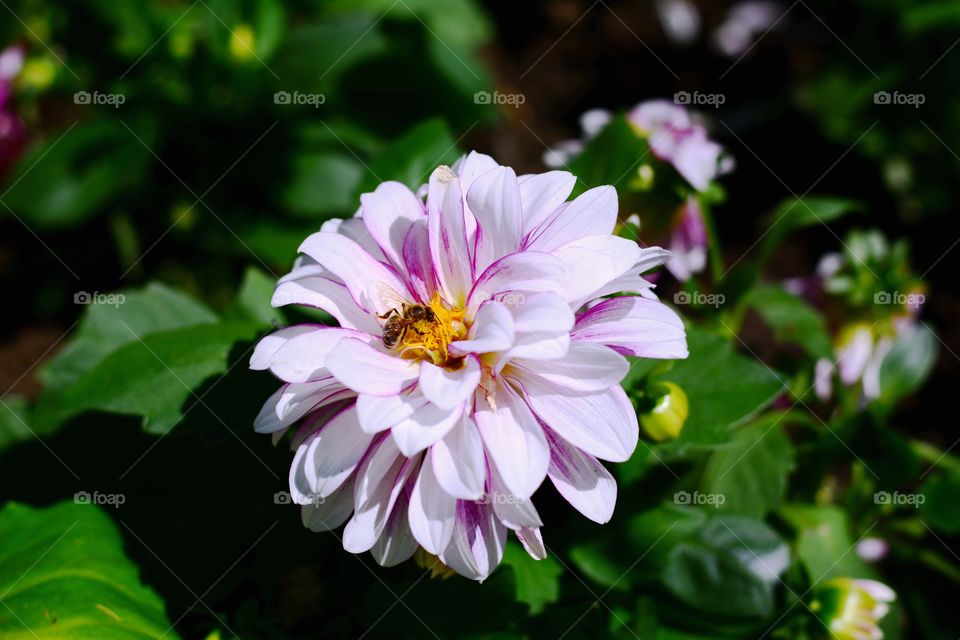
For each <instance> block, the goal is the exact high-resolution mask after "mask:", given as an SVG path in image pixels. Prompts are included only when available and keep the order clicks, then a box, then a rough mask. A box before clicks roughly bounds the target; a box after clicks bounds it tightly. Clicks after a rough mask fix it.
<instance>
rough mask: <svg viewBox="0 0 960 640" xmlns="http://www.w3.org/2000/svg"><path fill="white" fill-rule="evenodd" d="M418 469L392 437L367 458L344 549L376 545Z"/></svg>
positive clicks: (359, 550) (359, 473)
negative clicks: (409, 480)
mask: <svg viewBox="0 0 960 640" xmlns="http://www.w3.org/2000/svg"><path fill="white" fill-rule="evenodd" d="M415 468H416V465H414V464H412V463H411V461H410V460H408V459H407V458H405V457H403V456H402V455H400V451H399V450H398V449H397V446H396V445H395V444H394V443H393V441H392V440H391V439H390V438H384V439H383V440H382V441H381V442H380V444H379V446H378V447H377V449H376V451H374V452H373V454H372V455H368V456H367V457H366V458H365V460H364V462H363V464H362V465H361V466H360V468H359V469H358V470H357V479H356V489H355V491H354V504H355V505H356V506H355V509H354V513H353V517H352V518H351V519H350V522H348V523H347V526H346V528H345V529H344V530H343V548H344V549H346V550H347V551H349V552H350V553H362V552H364V551H368V550H369V549H371V548H372V547H373V545H374V544H375V543H376V542H377V539H378V538H379V537H380V535H381V534H382V533H383V529H384V527H386V525H387V518H389V517H390V514H391V513H392V511H393V509H394V506H395V505H396V502H397V498H398V497H399V496H400V493H401V491H402V490H403V487H404V485H405V484H406V482H407V479H408V478H409V477H410V476H411V475H412V472H413V471H414V470H415Z"/></svg>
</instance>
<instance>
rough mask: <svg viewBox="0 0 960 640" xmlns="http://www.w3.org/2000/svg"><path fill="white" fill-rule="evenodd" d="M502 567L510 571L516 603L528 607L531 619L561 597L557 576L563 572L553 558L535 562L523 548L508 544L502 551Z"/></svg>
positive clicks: (515, 544)
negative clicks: (511, 569) (511, 572)
mask: <svg viewBox="0 0 960 640" xmlns="http://www.w3.org/2000/svg"><path fill="white" fill-rule="evenodd" d="M503 564H505V565H507V566H509V567H512V568H513V577H514V581H515V583H516V589H517V600H519V601H520V602H525V603H526V604H528V605H530V613H531V614H532V615H536V614H538V613H540V612H541V611H543V609H544V608H545V607H546V606H547V605H548V604H553V603H554V602H556V601H557V599H558V598H559V597H560V576H562V575H563V571H564V570H563V567H562V566H560V563H559V562H557V561H556V560H555V559H554V558H553V556H550V555H548V556H547V557H546V558H544V559H543V560H534V559H533V558H531V557H530V554H528V553H527V552H526V551H525V550H524V549H523V547H522V546H520V545H519V544H517V543H515V542H513V541H511V542H510V543H509V544H507V547H506V549H504V552H503Z"/></svg>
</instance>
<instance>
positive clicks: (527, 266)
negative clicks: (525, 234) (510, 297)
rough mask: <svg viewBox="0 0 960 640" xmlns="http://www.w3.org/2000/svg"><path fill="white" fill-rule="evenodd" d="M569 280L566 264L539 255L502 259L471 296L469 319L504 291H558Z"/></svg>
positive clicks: (552, 257)
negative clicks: (484, 304) (483, 305)
mask: <svg viewBox="0 0 960 640" xmlns="http://www.w3.org/2000/svg"><path fill="white" fill-rule="evenodd" d="M566 276H567V269H566V267H565V266H564V264H563V263H562V262H561V261H560V260H558V259H557V258H555V257H554V256H552V255H550V254H549V253H540V252H538V251H522V252H520V253H512V254H510V255H508V256H504V257H503V258H500V259H499V260H497V261H496V262H494V263H493V264H491V265H490V266H489V267H487V269H486V271H484V272H483V273H482V274H481V275H480V277H479V278H477V282H476V283H475V284H474V285H473V290H472V291H471V292H470V299H469V302H468V304H467V315H468V317H469V315H470V314H471V313H473V312H474V311H475V310H476V309H477V308H478V307H479V306H480V305H481V304H482V303H484V302H486V301H488V300H492V299H494V297H495V296H496V295H497V294H498V293H500V292H503V291H534V292H540V291H556V292H560V291H562V289H563V281H564V279H565V278H566Z"/></svg>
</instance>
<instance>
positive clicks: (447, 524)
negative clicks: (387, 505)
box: [407, 456, 457, 555]
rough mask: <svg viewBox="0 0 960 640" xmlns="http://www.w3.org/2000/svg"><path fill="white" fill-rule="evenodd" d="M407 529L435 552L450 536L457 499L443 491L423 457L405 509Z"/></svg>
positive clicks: (430, 550) (445, 543)
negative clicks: (408, 525)
mask: <svg viewBox="0 0 960 640" xmlns="http://www.w3.org/2000/svg"><path fill="white" fill-rule="evenodd" d="M407 512H408V515H409V522H410V531H411V532H412V533H413V537H414V538H416V539H417V542H419V543H420V546H422V547H423V548H424V549H426V550H427V552H429V553H432V554H434V555H439V554H440V553H441V552H442V551H443V550H444V549H445V548H446V547H447V545H448V544H450V538H451V537H452V536H453V527H454V519H455V516H456V512H457V499H456V498H454V497H453V496H451V495H450V494H449V493H447V492H446V491H444V490H443V487H441V486H440V483H438V482H437V479H436V477H435V476H434V472H433V464H432V463H431V461H430V456H425V457H424V459H423V464H422V465H421V466H420V475H419V476H417V482H416V484H415V485H414V486H413V493H411V494H410V506H409V508H408V509H407Z"/></svg>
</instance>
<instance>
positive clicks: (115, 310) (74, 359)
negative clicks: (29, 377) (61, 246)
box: [40, 282, 217, 392]
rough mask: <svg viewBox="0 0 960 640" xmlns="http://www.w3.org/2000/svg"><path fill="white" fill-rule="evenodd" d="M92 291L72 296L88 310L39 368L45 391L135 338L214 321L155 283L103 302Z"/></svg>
mask: <svg viewBox="0 0 960 640" xmlns="http://www.w3.org/2000/svg"><path fill="white" fill-rule="evenodd" d="M95 293H96V292H78V293H76V294H75V297H74V299H75V300H76V301H78V302H80V303H84V304H88V305H89V306H88V307H87V308H86V309H85V313H84V315H83V319H82V320H81V321H80V324H79V326H78V328H77V331H76V333H75V334H74V335H73V336H72V337H71V339H70V342H69V343H67V345H66V346H65V347H64V348H63V349H61V350H60V351H59V353H57V355H56V356H54V357H53V358H51V359H50V361H49V362H48V363H47V364H46V365H44V367H43V369H42V370H41V373H40V377H41V380H43V382H44V385H45V391H47V392H50V391H54V390H62V389H64V388H65V387H67V386H69V385H70V384H72V383H74V382H76V381H77V380H78V379H80V377H82V376H83V375H84V374H85V373H87V372H89V371H90V370H92V369H93V368H94V367H96V366H97V364H98V363H100V362H101V361H102V360H103V359H104V358H105V357H106V356H107V355H108V354H110V353H111V352H112V351H114V350H116V349H118V348H120V347H122V346H123V345H125V344H128V343H130V342H135V341H136V340H137V336H145V335H148V334H150V333H154V332H157V331H164V330H168V329H178V328H181V327H189V326H191V325H198V324H210V323H213V322H216V321H217V316H216V315H215V314H214V313H213V312H212V311H210V310H209V309H208V308H207V307H205V306H203V305H202V304H200V303H198V302H195V301H194V300H192V299H191V298H188V297H187V296H185V295H183V294H182V293H180V292H178V291H175V290H174V289H171V288H169V287H167V286H165V285H163V284H160V283H157V282H154V283H151V284H149V285H147V286H146V287H145V288H143V289H139V290H135V289H130V290H125V291H119V292H117V293H115V294H107V295H108V297H104V298H95V297H94V294H95ZM111 302H112V304H111Z"/></svg>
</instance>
